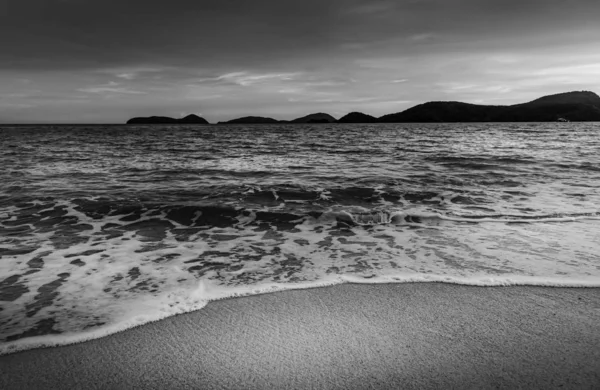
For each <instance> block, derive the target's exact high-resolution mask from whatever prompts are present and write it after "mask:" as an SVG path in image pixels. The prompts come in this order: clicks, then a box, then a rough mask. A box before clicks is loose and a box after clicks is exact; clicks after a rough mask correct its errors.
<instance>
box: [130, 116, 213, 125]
mask: <svg viewBox="0 0 600 390" xmlns="http://www.w3.org/2000/svg"><path fill="white" fill-rule="evenodd" d="M127 124H128V125H151V124H195V125H208V124H209V123H208V121H207V120H206V119H204V118H202V117H199V116H198V115H194V114H190V115H188V116H186V117H184V118H180V119H175V118H170V117H168V116H149V117H136V118H131V119H129V120H128V121H127Z"/></svg>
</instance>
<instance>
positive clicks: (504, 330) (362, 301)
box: [0, 283, 600, 389]
mask: <svg viewBox="0 0 600 390" xmlns="http://www.w3.org/2000/svg"><path fill="white" fill-rule="evenodd" d="M517 387H520V388H544V389H547V388H559V387H562V388H600V289H598V288H544V287H469V286H458V285H449V284H439V283H415V284H385V285H358V284H346V285H339V286H333V287H324V288H316V289H309V290H294V291H284V292H278V293H273V294H264V295H259V296H251V297H243V298H235V299H228V300H223V301H217V302H211V303H210V304H209V305H208V306H207V307H205V308H204V309H202V310H199V311H196V312H194V313H189V314H185V315H179V316H176V317H171V318H168V319H165V320H162V321H158V322H155V323H151V324H146V325H144V326H141V327H138V328H134V329H130V330H127V331H125V332H121V333H118V334H114V335H111V336H108V337H104V338H102V339H98V340H92V341H87V342H84V343H80V344H75V345H69V346H64V347H58V348H46V349H38V350H30V351H25V352H19V353H15V354H11V355H6V356H0V388H2V389H40V388H54V389H63V388H64V389H67V388H86V389H95V388H103V389H108V388H110V389H120V388H123V389H125V388H127V389H129V388H140V389H142V388H143V389H180V388H181V389H184V388H189V389H192V388H196V389H213V388H215V389H219V388H223V389H271V388H303V389H305V388H311V389H369V388H373V389H388V388H389V389H395V388H405V389H408V388H420V389H422V388H517Z"/></svg>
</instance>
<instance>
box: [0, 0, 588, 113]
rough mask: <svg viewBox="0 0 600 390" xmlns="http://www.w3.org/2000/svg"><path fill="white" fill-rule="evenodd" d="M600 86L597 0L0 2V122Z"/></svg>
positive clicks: (396, 101) (478, 98)
mask: <svg viewBox="0 0 600 390" xmlns="http://www.w3.org/2000/svg"><path fill="white" fill-rule="evenodd" d="M573 90H591V91H594V92H596V93H600V1H598V0H396V1H388V0H369V1H367V0H331V1H328V0H302V1H288V0H169V1H166V0H165V1H156V0H128V1H124V0H118V1H117V0H0V122H2V123H22V122H29V123H34V122H52V123H69V122H71V123H72V122H75V123H96V122H98V123H121V122H124V121H125V120H127V119H128V118H130V117H133V116H145V115H165V116H174V117H179V116H182V115H185V114H188V113H197V114H199V115H202V116H204V117H205V118H206V119H208V120H209V121H211V122H216V121H219V120H227V119H233V118H236V117H240V116H245V115H261V116H271V117H275V118H278V119H292V118H295V117H298V116H302V115H305V114H309V113H312V112H328V113H330V114H332V115H334V116H336V117H340V116H342V115H344V114H346V113H348V112H350V111H362V112H365V113H369V114H371V115H375V116H380V115H383V114H387V113H392V112H398V111H402V110H404V109H406V108H409V107H411V106H414V105H416V104H419V103H423V102H425V101H430V100H457V101H464V102H471V103H484V104H513V103H520V102H524V101H528V100H532V99H535V98H537V97H540V96H542V95H546V94H552V93H558V92H566V91H573Z"/></svg>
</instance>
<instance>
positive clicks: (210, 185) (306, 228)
mask: <svg viewBox="0 0 600 390" xmlns="http://www.w3.org/2000/svg"><path fill="white" fill-rule="evenodd" d="M0 168H1V170H0V354H1V353H9V352H13V351H17V350H22V349H27V348H34V347H39V346H52V345H61V344H65V343H70V342H75V341H81V340H86V339H90V338H96V337H100V336H103V335H107V334H111V333H114V332H117V331H120V330H123V329H127V328H129V327H132V326H136V325H139V324H143V323H146V322H149V321H154V320H158V319H161V318H164V317H167V316H171V315H175V314H178V313H184V312H188V311H192V310H197V309H200V308H202V307H203V306H204V305H206V303H207V302H209V301H211V300H214V299H221V298H226V297H233V296H240V295H249V294H259V293H265V292H273V291H277V290H285V289H297V288H309V287H315V286H323V285H332V284H337V283H344V282H353V283H404V282H434V281H435V282H447V283H458V284H467V285H479V286H509V285H517V284H519V285H544V286H556V287H560V286H579V287H585V286H595V287H599V286H600V124H598V123H584V124H581V123H534V124H527V123H519V124H510V123H508V124H507V123H504V124H427V125H424V124H390V125H341V124H336V125H312V126H311V125H280V126H279V125H271V126H169V125H164V126H65V125H60V126H2V127H0Z"/></svg>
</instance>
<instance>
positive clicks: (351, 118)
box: [338, 112, 377, 123]
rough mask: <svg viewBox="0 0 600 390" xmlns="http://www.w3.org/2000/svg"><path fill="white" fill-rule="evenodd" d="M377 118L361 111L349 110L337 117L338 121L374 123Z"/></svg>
mask: <svg viewBox="0 0 600 390" xmlns="http://www.w3.org/2000/svg"><path fill="white" fill-rule="evenodd" d="M375 122H377V118H375V117H374V116H371V115H367V114H363V113H362V112H351V113H349V114H346V115H344V116H343V117H341V118H340V119H338V123H375Z"/></svg>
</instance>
